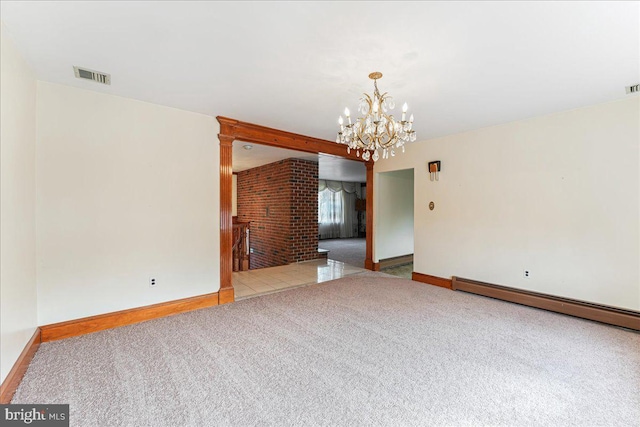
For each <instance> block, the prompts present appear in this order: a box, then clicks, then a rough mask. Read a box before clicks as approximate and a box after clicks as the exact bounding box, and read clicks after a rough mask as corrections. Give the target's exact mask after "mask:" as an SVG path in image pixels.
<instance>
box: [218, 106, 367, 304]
mask: <svg viewBox="0 0 640 427" xmlns="http://www.w3.org/2000/svg"><path fill="white" fill-rule="evenodd" d="M217 120H218V122H219V123H220V133H219V134H218V139H219V140H220V290H219V292H218V300H219V303H220V304H225V303H228V302H233V301H234V300H235V296H234V288H233V282H232V279H233V276H232V274H233V254H232V247H233V215H232V192H233V179H232V174H233V167H232V161H233V142H234V141H235V140H240V141H244V142H247V143H255V144H263V145H267V146H272V147H279V148H285V149H292V150H298V151H303V152H305V153H316V154H319V153H323V154H328V155H331V156H336V157H339V158H347V159H351V160H356V161H358V162H363V163H365V166H366V182H367V207H368V210H367V214H366V225H367V229H368V230H371V231H373V204H372V203H373V161H371V160H370V161H368V162H364V161H363V160H362V159H361V158H360V157H359V156H356V155H355V153H353V151H352V152H351V153H347V151H346V148H345V147H344V146H341V145H339V144H336V143H334V142H330V141H326V140H321V139H317V138H312V137H307V136H304V135H298V134H294V133H290V132H285V131H280V130H277V129H272V128H267V127H264V126H259V125H254V124H251V123H245V122H240V121H238V120H234V119H229V118H225V117H220V116H218V117H217ZM371 236H372V233H368V234H367V238H366V258H365V267H366V268H367V269H370V270H371V269H373V264H374V263H373V240H372V237H371Z"/></svg>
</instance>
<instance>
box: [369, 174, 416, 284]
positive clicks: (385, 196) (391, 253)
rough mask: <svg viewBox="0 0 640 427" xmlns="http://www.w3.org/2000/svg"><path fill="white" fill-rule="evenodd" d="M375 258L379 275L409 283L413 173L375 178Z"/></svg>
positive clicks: (382, 175)
mask: <svg viewBox="0 0 640 427" xmlns="http://www.w3.org/2000/svg"><path fill="white" fill-rule="evenodd" d="M376 186H377V188H378V203H377V205H376V208H377V211H376V231H377V234H376V257H377V258H378V262H379V264H380V271H382V272H384V273H388V274H393V275H394V276H400V277H403V278H407V279H411V273H412V272H413V248H414V241H413V236H414V194H415V191H414V170H413V169H404V170H398V171H391V172H381V173H379V174H377V183H376Z"/></svg>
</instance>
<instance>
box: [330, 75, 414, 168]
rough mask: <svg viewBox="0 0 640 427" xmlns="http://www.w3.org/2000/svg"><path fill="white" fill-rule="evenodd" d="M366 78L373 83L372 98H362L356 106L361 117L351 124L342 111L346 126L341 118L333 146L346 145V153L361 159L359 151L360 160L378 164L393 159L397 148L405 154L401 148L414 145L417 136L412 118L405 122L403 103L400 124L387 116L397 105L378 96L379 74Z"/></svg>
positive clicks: (347, 111) (346, 114) (345, 110)
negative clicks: (353, 153) (370, 160)
mask: <svg viewBox="0 0 640 427" xmlns="http://www.w3.org/2000/svg"><path fill="white" fill-rule="evenodd" d="M369 78H370V79H372V80H373V87H374V91H373V96H369V95H368V94H366V93H365V94H363V97H362V98H360V103H359V105H358V111H359V112H360V113H362V114H363V115H364V116H363V117H360V118H357V119H356V120H355V122H352V121H351V114H350V113H349V109H348V108H345V109H344V115H345V117H346V120H347V122H346V123H345V120H344V119H343V118H342V116H340V119H339V120H338V124H340V131H339V132H338V137H337V138H336V142H337V143H338V144H346V145H347V152H348V153H350V152H351V150H356V155H357V156H358V157H360V152H361V151H362V159H364V160H365V161H369V159H372V160H373V161H374V162H377V161H378V159H380V158H383V159H388V158H389V157H393V156H395V155H396V151H395V149H396V148H400V147H402V152H403V153H404V144H405V143H406V142H414V141H415V140H416V132H415V131H414V130H413V114H412V115H411V116H410V117H409V120H407V119H406V118H407V110H408V107H407V103H406V102H405V104H404V105H403V106H402V119H401V120H400V121H398V120H396V119H395V118H394V117H393V115H391V114H390V113H388V112H390V111H391V110H393V109H394V108H395V106H396V105H395V102H394V101H393V98H391V97H390V96H389V95H388V94H387V92H385V93H383V94H382V95H380V91H379V90H378V81H377V80H378V79H380V78H382V73H380V72H375V73H371V74H369Z"/></svg>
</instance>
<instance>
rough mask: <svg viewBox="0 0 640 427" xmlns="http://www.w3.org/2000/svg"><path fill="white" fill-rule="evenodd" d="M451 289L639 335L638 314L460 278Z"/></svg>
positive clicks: (639, 319) (639, 320)
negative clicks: (629, 330)
mask: <svg viewBox="0 0 640 427" xmlns="http://www.w3.org/2000/svg"><path fill="white" fill-rule="evenodd" d="M453 289H454V290H456V291H464V292H470V293H473V294H477V295H483V296H486V297H491V298H496V299H500V300H504V301H509V302H515V303H517V304H522V305H527V306H530V307H535V308H541V309H544V310H549V311H554V312H556V313H562V314H568V315H570V316H575V317H581V318H583V319H589V320H595V321H597V322H602V323H607V324H610V325H615V326H622V327H623V328H629V329H634V330H636V331H640V312H637V311H633V310H626V309H622V308H617V307H610V306H606V305H600V304H593V303H589V302H585V301H580V300H574V299H570V298H563V297H557V296H554V295H548V294H542V293H538V292H531V291H525V290H521V289H516V288H510V287H507V286H500V285H493V284H490V283H484V282H478V281H476V280H469V279H463V278H460V277H454V278H453Z"/></svg>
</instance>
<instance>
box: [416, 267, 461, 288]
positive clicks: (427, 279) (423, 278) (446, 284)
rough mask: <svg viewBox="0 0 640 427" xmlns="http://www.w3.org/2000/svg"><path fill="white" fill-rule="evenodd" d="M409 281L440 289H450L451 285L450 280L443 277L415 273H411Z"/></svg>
mask: <svg viewBox="0 0 640 427" xmlns="http://www.w3.org/2000/svg"><path fill="white" fill-rule="evenodd" d="M411 280H415V281H416V282H421V283H427V284H429V285H433V286H440V287H441V288H447V289H452V283H451V280H450V279H445V278H444V277H438V276H431V275H429V274H422V273H416V272H415V271H414V272H413V273H411Z"/></svg>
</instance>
